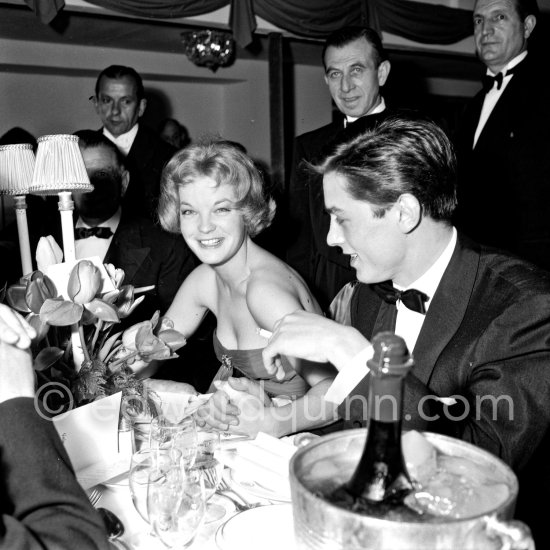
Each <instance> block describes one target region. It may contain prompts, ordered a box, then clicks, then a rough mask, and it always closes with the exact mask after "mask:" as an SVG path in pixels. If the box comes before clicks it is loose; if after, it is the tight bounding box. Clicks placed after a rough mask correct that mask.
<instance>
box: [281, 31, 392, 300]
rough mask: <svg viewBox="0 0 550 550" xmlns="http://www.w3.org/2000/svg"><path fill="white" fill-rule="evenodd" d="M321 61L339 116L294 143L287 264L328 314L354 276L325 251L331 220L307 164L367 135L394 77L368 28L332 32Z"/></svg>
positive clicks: (340, 257)
mask: <svg viewBox="0 0 550 550" xmlns="http://www.w3.org/2000/svg"><path fill="white" fill-rule="evenodd" d="M322 58H323V66H324V70H325V82H326V83H327V86H328V89H329V91H330V95H331V97H332V99H333V101H334V104H335V105H336V107H337V109H338V110H339V111H340V113H341V116H340V117H338V119H337V120H335V121H333V122H331V123H330V124H327V125H326V126H322V127H321V128H317V129H316V130H313V131H311V132H307V133H305V134H302V135H300V136H298V137H297V138H296V141H295V144H294V155H293V167H292V173H291V179H290V184H289V188H288V196H287V207H288V218H289V220H288V223H289V224H290V227H289V229H288V235H289V236H288V241H289V242H288V247H287V254H286V261H287V262H288V263H289V264H290V265H291V266H292V267H294V268H295V269H296V270H297V271H298V272H299V273H300V275H302V277H304V279H305V280H306V282H307V283H308V285H309V287H310V288H311V289H312V291H313V292H314V294H315V295H316V298H317V299H318V301H319V303H320V305H321V307H323V309H326V308H327V306H328V305H329V304H330V301H331V300H332V299H333V298H334V296H335V295H336V293H337V292H338V291H339V290H340V288H341V287H342V286H344V284H345V283H347V282H349V281H351V280H352V279H353V278H354V276H355V275H354V272H353V269H352V268H351V267H350V265H349V256H347V255H345V254H342V252H341V251H340V250H339V249H336V248H331V247H329V246H327V243H326V237H327V233H328V227H329V217H328V215H327V213H326V212H325V209H324V205H323V186H322V182H321V179H320V177H318V176H316V175H313V174H312V173H311V172H310V171H309V170H308V168H307V163H309V162H313V163H316V162H319V161H320V160H322V159H323V158H324V156H326V155H327V154H328V153H329V152H331V150H332V149H333V148H334V145H335V144H336V143H337V142H339V141H341V140H343V139H345V138H346V136H345V135H344V136H342V134H346V133H349V132H352V131H353V128H352V127H354V126H357V127H358V128H359V127H360V129H366V128H369V127H372V126H373V125H374V124H376V123H377V122H378V121H379V120H381V119H382V118H383V117H384V116H385V114H386V104H385V102H384V98H383V97H382V95H381V90H380V88H381V87H382V86H383V85H384V84H385V83H386V80H387V78H388V75H389V73H390V62H389V61H388V56H387V54H386V52H385V50H384V47H383V45H382V42H381V40H380V37H379V36H378V34H377V33H376V32H375V31H374V30H373V29H370V28H368V27H344V28H342V29H340V30H338V31H336V32H334V33H333V34H332V35H330V36H329V37H328V38H327V40H326V42H325V45H324V47H323V52H322Z"/></svg>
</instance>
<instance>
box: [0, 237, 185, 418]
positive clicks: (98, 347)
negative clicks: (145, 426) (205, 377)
mask: <svg viewBox="0 0 550 550" xmlns="http://www.w3.org/2000/svg"><path fill="white" fill-rule="evenodd" d="M50 239H51V240H50ZM58 249H59V247H58V245H57V243H55V241H54V240H53V238H52V237H51V236H49V237H43V238H42V239H41V241H40V243H39V246H38V248H37V263H38V266H39V268H42V269H44V266H48V265H51V264H52V263H59V261H60V258H59V253H60V249H59V250H58ZM104 267H105V270H106V273H107V275H108V277H109V279H110V281H111V282H112V285H113V287H114V290H111V291H109V292H106V293H102V292H101V289H102V287H103V276H102V273H101V270H100V269H99V268H98V266H97V265H95V264H94V263H93V262H92V261H90V260H80V261H78V262H77V263H76V264H75V265H74V267H73V268H72V269H71V271H70V274H69V279H68V284H67V289H66V293H63V294H65V295H66V296H68V299H66V298H63V296H61V295H60V293H59V292H58V289H57V288H56V286H55V284H54V282H53V281H52V279H51V278H50V277H48V276H47V275H45V274H44V273H43V271H42V270H41V269H38V270H36V271H34V272H32V273H30V274H28V275H26V276H25V277H23V278H21V279H20V280H19V282H18V284H15V285H12V286H10V287H8V289H7V291H6V300H7V302H8V304H9V305H10V306H11V307H12V308H14V309H16V310H17V311H19V312H21V313H23V314H26V319H27V321H28V322H29V323H30V324H31V325H32V326H33V327H34V328H35V329H36V332H37V337H36V339H35V341H34V342H33V355H34V368H35V371H36V375H37V378H38V386H39V387H40V386H43V385H44V384H48V383H51V382H54V383H57V384H63V385H64V386H65V387H66V388H68V389H69V390H70V393H69V394H68V395H67V396H60V395H59V392H54V393H52V395H51V396H50V398H51V399H54V400H57V401H56V402H54V403H49V404H48V409H49V410H54V411H56V412H58V411H60V410H66V409H67V408H70V407H71V406H72V405H73V404H74V405H76V406H80V405H84V404H86V403H90V402H92V401H95V400H97V399H100V398H102V397H105V396H108V395H112V394H113V393H116V392H119V391H122V399H123V402H124V403H125V412H130V414H132V410H133V414H135V415H138V414H143V413H145V414H152V415H153V416H155V415H156V414H157V413H158V401H156V400H155V399H154V396H153V398H152V396H151V392H146V391H145V388H144V386H143V381H142V380H140V379H139V378H138V377H137V376H136V375H135V373H134V370H135V366H136V364H138V363H139V364H141V365H143V363H149V362H150V361H152V360H155V359H171V358H173V357H177V354H176V353H175V352H176V351H177V350H178V349H179V348H181V347H182V346H183V345H185V343H186V339H185V337H184V336H183V334H181V333H179V332H178V331H176V330H174V328H173V324H172V322H171V321H169V320H168V319H166V318H161V317H160V315H159V312H158V311H157V312H156V313H155V314H154V315H153V317H152V319H150V320H147V321H143V322H140V323H137V324H135V325H133V326H131V327H130V328H128V329H126V330H124V331H116V327H117V324H118V323H120V321H121V320H122V319H125V318H127V317H128V316H129V315H130V314H131V313H132V312H133V311H134V310H135V309H136V308H137V307H138V306H139V304H140V303H141V302H142V301H143V299H144V296H141V297H139V298H137V299H136V297H135V295H134V287H133V286H132V285H123V281H124V272H123V271H122V270H121V269H116V268H115V267H114V266H113V265H111V264H105V266H104ZM71 327H73V328H72V329H71ZM71 330H72V331H75V330H77V331H78V336H79V341H80V344H81V346H82V353H83V356H84V359H83V361H82V364H81V365H75V364H74V357H73V355H74V354H73V353H72V341H71ZM60 399H62V400H63V399H64V400H65V403H63V402H59V400H60ZM71 401H72V402H71ZM146 409H148V410H146Z"/></svg>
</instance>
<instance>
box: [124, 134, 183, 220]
mask: <svg viewBox="0 0 550 550" xmlns="http://www.w3.org/2000/svg"><path fill="white" fill-rule="evenodd" d="M175 152H176V149H175V148H174V147H172V145H170V144H169V143H166V142H165V141H163V140H162V139H161V138H160V137H159V136H158V134H156V133H155V132H153V131H152V130H151V129H149V128H147V126H144V125H143V124H140V125H139V127H138V131H137V134H136V138H135V139H134V143H132V147H131V148H130V151H129V152H128V155H127V157H126V159H125V165H126V168H127V170H128V171H129V172H130V184H129V185H128V189H127V191H126V194H125V195H124V200H123V205H124V207H126V208H130V209H131V210H129V211H130V212H133V213H134V214H136V215H140V216H146V217H148V218H150V219H152V220H154V221H156V220H157V206H158V198H159V194H160V179H161V174H162V169H163V168H164V166H165V165H166V163H167V162H168V161H169V160H170V159H171V158H172V156H173V155H174V153H175Z"/></svg>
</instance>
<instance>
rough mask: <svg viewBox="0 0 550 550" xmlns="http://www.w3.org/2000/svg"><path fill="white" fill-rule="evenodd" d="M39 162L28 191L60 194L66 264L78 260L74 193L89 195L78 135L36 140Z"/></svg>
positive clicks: (88, 185) (59, 204) (89, 187)
mask: <svg viewBox="0 0 550 550" xmlns="http://www.w3.org/2000/svg"><path fill="white" fill-rule="evenodd" d="M37 142H38V149H37V151H36V163H35V165H34V173H33V176H32V182H31V184H30V186H29V192H30V193H33V194H34V195H58V196H59V202H58V208H59V213H60V216H61V230H62V233H63V254H64V256H65V261H66V262H71V261H74V260H75V259H76V255H75V246H74V226H73V210H74V202H73V200H72V196H71V191H80V192H89V191H93V189H94V187H93V185H92V184H91V183H90V179H89V178H88V174H87V172H86V166H85V165H84V159H83V158H82V154H81V153H80V149H79V147H78V136H73V135H70V134H57V135H50V136H41V137H39V138H38V140H37Z"/></svg>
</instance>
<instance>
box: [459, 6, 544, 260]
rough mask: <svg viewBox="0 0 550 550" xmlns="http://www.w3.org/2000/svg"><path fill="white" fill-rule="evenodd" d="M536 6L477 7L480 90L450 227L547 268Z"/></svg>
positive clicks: (462, 144) (463, 138)
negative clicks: (481, 68)
mask: <svg viewBox="0 0 550 550" xmlns="http://www.w3.org/2000/svg"><path fill="white" fill-rule="evenodd" d="M537 15H538V8H537V4H536V0H477V1H476V3H475V6H474V12H473V21H474V40H475V46H476V51H477V54H478V57H479V59H480V60H481V61H482V62H483V64H484V65H485V67H486V75H485V76H484V88H483V89H482V90H480V92H479V93H478V94H477V95H476V96H475V97H474V98H473V99H472V100H471V102H470V103H469V104H468V105H467V108H466V111H465V113H464V116H463V117H461V124H460V125H459V128H458V132H457V137H456V145H457V154H458V168H459V188H458V191H459V205H458V209H457V216H456V223H457V225H458V227H459V228H461V229H462V230H464V231H465V232H466V233H467V234H468V235H469V236H471V237H472V238H474V239H476V240H478V241H479V242H481V243H483V244H488V245H493V246H498V247H500V248H504V249H506V250H509V251H511V252H514V253H516V254H518V255H520V256H522V257H524V258H525V259H528V260H530V261H533V262H535V263H537V264H538V265H540V266H542V267H545V268H547V269H548V268H550V218H549V217H548V204H549V202H550V155H549V154H548V151H550V134H549V132H548V126H549V125H550V105H549V102H548V97H550V86H549V85H548V79H545V78H543V77H542V75H541V69H542V67H543V66H544V64H545V63H546V52H543V51H542V49H541V51H540V52H538V51H537V50H536V49H535V48H531V47H529V44H530V43H531V42H532V39H533V38H534V33H537V32H539V28H538V25H537Z"/></svg>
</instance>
